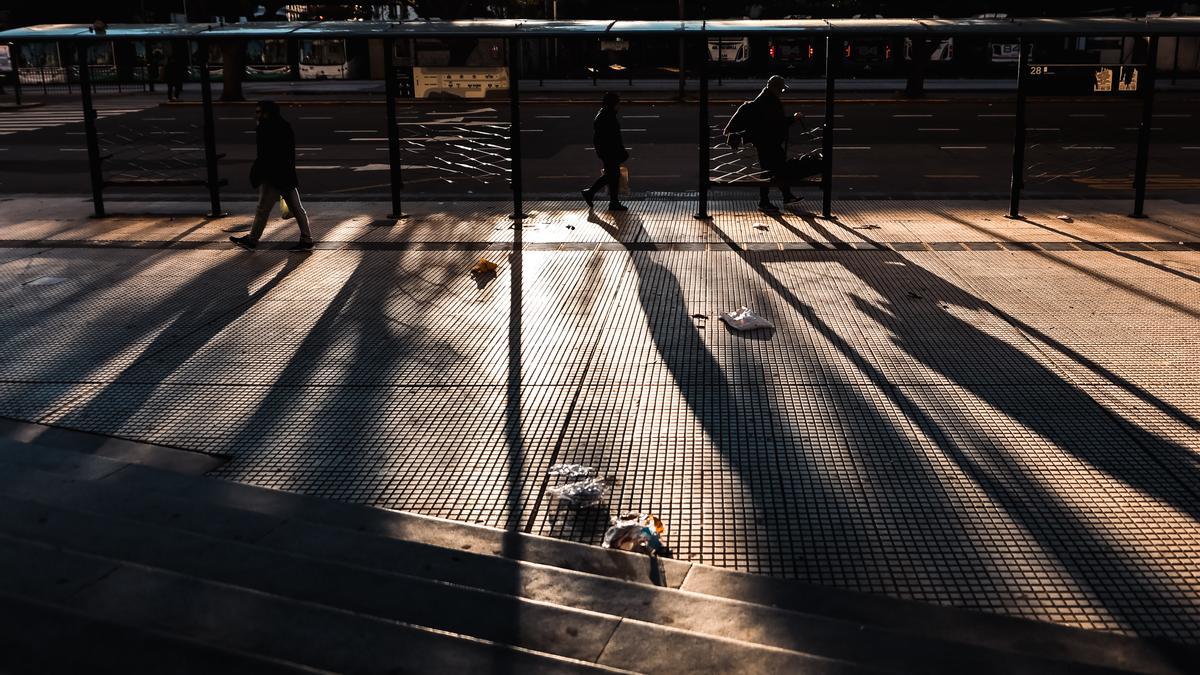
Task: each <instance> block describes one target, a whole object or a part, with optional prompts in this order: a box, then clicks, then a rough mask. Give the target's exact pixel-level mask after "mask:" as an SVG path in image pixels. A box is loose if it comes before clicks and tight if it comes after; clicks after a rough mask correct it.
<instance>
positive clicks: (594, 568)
mask: <svg viewBox="0 0 1200 675" xmlns="http://www.w3.org/2000/svg"><path fill="white" fill-rule="evenodd" d="M6 462H7V463H8V464H9V465H11V466H10V467H9V468H8V470H5V467H4V466H3V465H4V463H6ZM116 469H122V470H119V471H118V470H116ZM22 472H26V473H27V474H28V475H27V476H22V475H21V474H22ZM62 485H70V486H72V489H63V488H62V487H61V486H62ZM56 486H57V487H56ZM89 488H90V491H89ZM0 492H3V493H4V494H8V495H10V496H13V497H15V498H18V499H33V500H34V501H38V500H39V499H40V500H41V501H49V502H50V503H53V504H59V505H65V506H68V507H72V508H82V509H84V510H98V511H99V512H100V513H105V514H108V515H113V516H119V517H121V518H129V519H133V520H137V521H139V522H146V523H153V524H158V525H161V526H166V527H172V528H179V529H183V530H187V531H191V532H196V533H200V534H205V535H209V536H213V537H219V538H225V539H231V540H233V541H247V542H262V543H264V544H267V545H270V546H274V547H277V548H278V549H280V550H285V551H291V552H292V553H294V554H297V555H301V556H304V555H307V554H308V553H310V552H311V551H313V550H317V549H319V550H321V551H322V555H326V556H328V557H331V558H333V559H334V561H336V562H338V563H343V564H349V565H353V566H356V567H364V568H373V569H377V570H381V571H383V572H387V573H401V574H405V575H409V576H418V577H427V578H429V579H433V580H438V581H443V582H449V583H450V584H451V585H459V586H470V587H474V588H478V589H482V590H488V591H492V592H495V593H502V594H516V595H520V596H522V597H523V598H526V599H529V600H534V601H538V602H543V603H550V604H563V605H572V606H574V607H576V608H581V609H586V610H589V611H593V612H598V613H601V614H605V615H608V616H619V617H624V618H625V619H626V620H628V621H642V622H645V623H651V624H653V623H659V624H665V625H674V626H675V627H676V628H680V629H684V630H685V631H686V632H688V633H696V634H698V635H701V636H703V635H708V636H709V637H713V636H717V635H719V636H722V637H731V638H734V639H735V640H736V641H740V642H748V643H754V644H760V645H764V646H770V647H775V648H780V649H785V650H789V651H796V652H802V653H811V654H821V655H824V656H829V657H831V658H847V657H853V658H854V660H855V661H856V662H857V663H860V664H875V665H880V664H882V665H890V666H895V665H897V664H900V665H909V666H914V667H916V666H918V665H919V666H921V667H922V668H923V669H925V670H926V671H929V672H934V671H942V672H945V671H947V670H961V669H962V667H963V665H964V664H965V663H970V664H972V665H971V669H972V670H980V669H981V668H982V670H984V672H1013V671H1014V670H1017V671H1021V672H1040V671H1044V670H1045V669H1050V670H1053V671H1055V672H1089V671H1090V670H1092V669H1089V668H1088V666H1096V667H1101V668H1102V667H1110V668H1119V669H1122V670H1128V671H1135V672H1147V673H1164V674H1165V673H1181V672H1187V668H1186V667H1185V666H1181V665H1180V664H1186V663H1190V662H1193V661H1194V660H1197V659H1200V653H1198V652H1197V650H1196V649H1195V648H1192V647H1188V646H1184V645H1178V644H1175V643H1168V642H1161V641H1148V640H1138V639H1133V638H1128V637H1124V636H1118V635H1109V634H1104V633H1097V632H1092V631H1082V630H1077V629H1072V628H1068V627H1062V626H1056V625H1053V624H1044V623H1038V622H1031V621H1023V620H1016V619H1011V618H1008V617H1001V616H994V615H987V614H979V613H973V612H964V611H958V610H953V609H949V608H943V607H935V606H929V605H924V604H920V603H912V602H904V601H899V600H894V599H890V598H883V597H878V596H868V595H862V594H855V593H849V592H845V591H839V590H836V589H829V588H823V587H817V586H812V585H808V584H800V583H795V582H789V581H784V580H776V579H769V578H763V577H757V576H754V575H747V574H740V573H736V572H730V571H727V570H721V569H717V568H711V567H706V566H703V565H691V564H688V563H685V562H682V561H673V560H658V559H654V558H649V557H646V556H640V555H635V554H628V553H622V552H616V551H606V550H602V549H597V548H595V547H591V546H584V545H580V544H576V543H572V542H565V541H560V540H554V539H546V538H542V537H535V536H531V535H512V534H510V533H505V532H503V531H499V530H494V529H491V528H484V527H479V526H473V525H468V524H464V523H458V522H453V521H444V520H440V519H434V518H427V517H423V516H418V515H414V514H405V513H397V512H391V511H384V510H380V509H373V508H369V507H362V506H355V505H349V504H343V503H337V502H330V501H326V500H320V499H314V498H309V497H304V496H300V495H295V494H290V493H283V492H278V491H274V490H267V489H263V488H256V487H252V486H246V485H241V484H236V483H228V482H224V481H215V480H210V479H197V478H194V477H188V476H180V475H177V474H175V473H172V472H166V471H161V470H157V469H153V468H148V467H145V466H127V465H125V464H124V463H121V462H113V461H112V460H107V459H105V458H102V457H88V458H85V459H83V460H81V459H79V458H78V457H73V453H64V454H59V455H56V454H54V453H48V454H46V453H31V451H30V449H29V448H28V447H26V446H11V445H0ZM46 495H53V496H54V497H53V499H46V498H45V496H46ZM496 565H499V566H500V567H496ZM580 572H582V574H581V573H580ZM595 577H602V578H595ZM512 579H518V580H519V582H518V583H517V584H516V585H514V584H513V582H512V581H511V580H512ZM614 581H627V582H632V583H634V584H638V585H640V586H642V587H641V588H633V589H630V588H628V587H626V586H623V585H620V584H617V585H616V586H613V585H612V584H613V582H614ZM656 584H659V585H669V586H671V587H675V588H681V589H683V590H684V591H685V592H687V593H686V595H682V596H680V595H678V594H676V595H671V594H666V593H661V592H656V591H655V589H654V588H651V586H653V585H656ZM564 589H566V590H564ZM571 589H574V590H571ZM698 607H703V609H702V610H698V609H697V608H698ZM848 625H851V626H853V627H854V628H855V629H856V631H854V632H857V633H860V634H861V635H859V636H857V638H854V637H851V636H850V635H851V634H850V632H848V631H846V630H844V629H845V628H846V627H847V626H848ZM913 640H920V641H923V644H922V647H923V649H912V641H913ZM955 643H960V644H955ZM864 644H866V645H869V646H870V649H867V650H863V649H862V648H861V646H862V645H864ZM976 648H983V651H980V650H979V649H976ZM988 650H994V652H1004V654H1001V655H1000V656H1002V658H995V657H996V656H997V654H995V653H991V654H989V653H988ZM906 659H909V660H906ZM979 664H988V665H985V666H980V665H979ZM1068 664H1069V668H1070V669H1074V670H1067V671H1064V670H1062V669H1063V668H1068Z"/></svg>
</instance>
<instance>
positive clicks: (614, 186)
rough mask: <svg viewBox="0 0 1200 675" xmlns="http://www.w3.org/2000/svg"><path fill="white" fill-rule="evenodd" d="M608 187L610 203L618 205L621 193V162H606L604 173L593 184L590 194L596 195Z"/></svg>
mask: <svg viewBox="0 0 1200 675" xmlns="http://www.w3.org/2000/svg"><path fill="white" fill-rule="evenodd" d="M605 185H607V186H608V201H609V202H612V203H616V201H617V197H618V196H619V195H620V192H621V163H620V162H604V173H603V174H601V175H600V177H599V178H597V179H596V182H595V183H592V187H591V188H589V189H588V192H591V193H592V194H595V193H596V192H599V191H600V188H602V187H604V186H605Z"/></svg>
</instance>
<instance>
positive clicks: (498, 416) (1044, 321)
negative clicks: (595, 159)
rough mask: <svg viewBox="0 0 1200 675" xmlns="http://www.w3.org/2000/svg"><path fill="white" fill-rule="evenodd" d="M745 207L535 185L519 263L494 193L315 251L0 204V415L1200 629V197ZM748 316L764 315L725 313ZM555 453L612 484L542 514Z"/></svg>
mask: <svg viewBox="0 0 1200 675" xmlns="http://www.w3.org/2000/svg"><path fill="white" fill-rule="evenodd" d="M751 205H752V203H751V202H749V201H731V200H724V201H718V202H716V203H715V204H714V205H713V206H714V208H713V209H712V211H713V213H714V214H715V218H714V219H713V221H712V222H711V223H708V224H706V223H703V222H698V221H695V220H693V219H692V218H691V217H690V215H691V208H692V205H691V204H688V203H687V202H671V201H657V202H650V201H647V202H635V203H633V209H632V211H631V212H630V213H629V214H626V215H620V216H616V217H613V216H611V215H609V214H606V213H603V212H599V213H598V216H597V217H593V218H591V219H589V218H588V217H587V214H586V213H585V212H584V211H582V210H580V209H579V208H578V205H577V204H573V203H565V202H563V203H558V202H539V203H534V204H531V205H529V210H530V211H531V212H532V213H531V217H530V218H529V219H528V220H526V221H525V223H524V226H523V227H522V228H520V230H519V236H520V239H521V252H520V254H519V255H513V254H511V250H512V246H511V242H512V241H513V239H514V236H516V235H517V233H518V230H514V229H512V228H510V225H511V223H510V221H509V220H508V219H507V214H508V205H507V204H504V203H486V202H475V203H464V204H445V203H415V204H409V205H407V209H408V210H409V211H410V212H411V213H412V214H413V215H414V217H413V218H411V219H410V220H408V221H405V222H402V223H400V224H397V225H395V226H391V223H390V222H385V221H380V220H379V218H380V217H381V214H382V213H383V212H384V211H385V210H386V207H385V206H384V205H381V204H364V203H329V204H315V205H311V206H310V211H311V212H312V215H313V218H314V222H315V223H316V225H317V227H316V231H317V235H318V239H319V240H320V241H321V243H320V245H319V250H318V251H316V252H315V253H313V254H311V255H308V256H304V255H296V254H291V255H289V254H287V253H284V252H283V251H279V250H271V249H268V250H264V251H261V252H258V253H253V254H251V253H247V252H244V251H240V250H235V249H232V248H231V247H230V246H229V245H228V244H227V243H224V238H225V236H226V234H225V233H224V232H223V231H222V230H223V228H228V227H230V226H231V225H234V224H238V223H243V222H245V220H246V217H245V216H244V215H242V216H239V217H232V218H225V219H219V220H204V219H201V218H198V217H194V216H190V215H186V214H188V213H196V212H198V211H199V210H200V205H197V204H167V203H161V204H157V203H155V204H138V205H136V210H137V211H138V212H145V213H157V214H164V213H167V214H169V213H176V214H178V215H176V216H173V217H172V216H165V215H157V216H146V215H136V214H133V213H129V215H125V216H118V217H115V218H110V219H106V220H89V219H87V218H86V217H83V216H85V215H86V210H87V204H86V203H84V202H82V201H80V200H78V199H39V200H31V199H14V200H11V201H5V202H0V240H2V241H0V303H3V307H4V311H3V315H2V316H3V318H2V320H0V338H2V346H0V414H3V415H8V416H12V417H18V418H22V419H26V420H34V421H40V422H44V423H49V424H57V425H63V426H68V427H73V428H79V429H85V430H89V431H94V432H100V433H107V434H114V435H119V436H124V437H129V438H133V439H138V440H144V441H150V442H154V443H159V444H165V445H173V446H178V447H182V448H187V449H192V450H199V451H203V452H211V453H221V454H226V455H229V456H230V457H232V461H231V462H230V463H228V464H227V465H225V467H224V468H222V469H221V470H220V471H219V475H221V476H222V477H225V478H229V479H233V480H239V481H245V482H249V483H254V484H257V485H264V486H269V487H275V488H280V489H285V490H292V491H297V492H304V493H308V494H315V495H321V496H326V497H331V498H336V499H343V500H349V501H355V502H361V503H368V504H374V505H379V506H385V507H389V508H395V509H402V510H411V511H417V512H421V513H425V514H429V515H435V516H443V517H448V518H456V519H461V520H467V521H471V522H478V523H484V524H489V525H495V526H504V525H505V524H506V523H508V522H510V521H511V522H515V523H516V524H517V525H518V526H519V527H521V528H523V529H525V530H527V531H530V532H534V533H540V534H547V535H553V536H559V537H566V538H571V539H577V540H582V541H587V542H598V540H599V537H600V534H601V533H602V532H603V529H604V527H605V526H606V524H607V520H608V518H609V516H610V514H615V513H618V512H622V511H626V510H630V509H639V510H648V511H653V512H655V513H658V514H659V515H661V516H662V517H663V518H664V520H665V521H666V522H667V524H668V526H669V528H670V531H669V533H668V541H669V544H670V546H671V548H672V549H673V550H674V552H675V555H677V556H679V557H683V558H687V559H691V560H696V561H701V562H706V563H711V564H715V565H722V566H728V567H733V568H737V569H740V570H746V571H752V572H760V573H766V574H773V575H779V576H786V577H795V578H799V579H804V580H807V581H812V582H817V583H821V584H827V585H830V586H837V587H842V588H849V589H855V590H861V591H868V592H873V593H882V594H888V595H892V596H897V597H904V598H915V599H920V600H926V601H930V602H937V603H943V604H949V605H956V606H960V607H967V608H975V609H983V610H989V611H995V612H1002V613H1007V614H1012V615H1017V616H1025V617H1031V618H1039V619H1044V620H1052V621H1059V622H1062V623H1066V624H1071V625H1077V626H1085V627H1092V628H1100V629H1105V630H1113V631H1120V632H1128V633H1136V634H1142V635H1158V636H1166V637H1171V638H1175V639H1181V640H1187V641H1191V642H1200V523H1198V521H1197V518H1198V517H1200V455H1198V453H1200V421H1198V420H1200V386H1198V385H1197V374H1198V372H1200V365H1198V364H1197V361H1198V359H1197V356H1198V355H1200V346H1198V338H1200V320H1198V317H1200V244H1198V242H1200V208H1197V207H1196V206H1191V205H1184V204H1178V203H1175V202H1167V201H1162V202H1152V203H1151V204H1150V205H1149V206H1148V209H1147V210H1148V212H1150V213H1151V214H1152V217H1151V218H1150V219H1147V220H1133V219H1129V218H1127V217H1125V216H1124V215H1122V214H1124V213H1125V211H1126V209H1127V204H1125V203H1124V202H1111V203H1095V202H1091V203H1085V202H1063V203H1047V202H1040V203H1039V202H1031V203H1030V204H1028V205H1027V207H1026V208H1027V219H1026V220H1017V221H1014V220H1008V219H1005V218H1003V217H1002V216H1001V215H1000V214H1002V213H1003V212H1004V211H1005V207H1006V205H1005V204H999V203H986V202H957V203H956V202H843V203H839V204H836V205H835V207H836V211H837V212H838V213H839V214H841V217H840V218H839V220H837V221H827V220H823V219H820V218H815V217H813V216H811V215H805V214H798V213H785V214H783V215H782V217H779V218H770V217H766V216H763V215H762V214H758V213H756V212H753V211H751V210H750V206H751ZM110 209H111V210H115V211H121V210H124V211H127V212H131V211H133V210H134V207H133V206H132V205H130V204H117V205H110ZM233 210H234V211H235V212H238V213H241V214H245V213H247V212H248V211H249V210H250V207H249V206H248V205H246V204H235V205H233ZM1064 213H1069V214H1071V216H1072V219H1071V220H1070V222H1067V221H1065V220H1061V219H1059V218H1057V217H1056V216H1058V215H1059V214H1064ZM292 236H294V226H292V225H290V224H287V223H274V224H273V225H272V227H271V229H270V230H269V231H268V239H270V240H272V241H276V242H283V241H284V240H285V239H288V238H291V237H292ZM481 255H484V256H487V257H489V258H491V259H492V260H495V261H497V262H499V263H500V274H499V275H498V276H497V277H496V278H494V279H490V280H476V279H473V278H472V277H471V276H470V275H469V274H468V273H467V271H468V269H469V268H470V267H471V265H472V264H473V263H474V262H475V261H476V260H477V259H478V258H479V257H480V256H481ZM514 294H519V302H518V304H517V306H519V308H520V310H519V311H512V307H513V304H512V300H513V297H514ZM743 304H745V305H749V306H751V307H753V308H755V309H756V310H758V311H759V312H760V313H762V314H764V315H766V316H767V317H769V318H770V319H771V320H772V321H774V322H775V324H776V326H777V329H776V330H775V331H773V332H771V333H766V334H763V333H760V334H747V335H739V334H734V333H732V332H730V331H729V330H728V329H726V328H725V327H724V325H723V324H722V323H721V322H719V321H718V320H717V318H716V317H717V314H718V313H719V312H722V311H726V310H730V309H735V308H737V307H738V306H740V305H743ZM514 349H519V354H520V359H519V371H518V370H515V369H510V364H513V363H515V362H516V360H515V359H514V352H513V350H514ZM518 419H519V425H518V424H516V422H517V421H518ZM510 421H511V422H513V424H510ZM555 462H582V463H586V464H591V465H593V466H596V467H598V468H599V469H600V471H601V473H602V474H603V475H605V476H606V477H608V478H609V479H611V483H612V492H611V495H610V497H609V499H608V503H607V506H606V507H604V508H599V509H593V510H588V511H582V512H572V511H570V510H568V509H565V508H562V507H560V506H559V505H558V504H556V503H554V501H553V499H552V498H551V497H549V496H548V495H547V494H546V492H545V489H546V487H547V484H548V479H547V478H546V476H545V471H546V468H547V467H548V466H549V465H551V464H553V463H555Z"/></svg>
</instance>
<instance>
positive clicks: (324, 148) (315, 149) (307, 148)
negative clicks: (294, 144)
mask: <svg viewBox="0 0 1200 675" xmlns="http://www.w3.org/2000/svg"><path fill="white" fill-rule="evenodd" d="M296 149H297V150H324V149H325V148H296Z"/></svg>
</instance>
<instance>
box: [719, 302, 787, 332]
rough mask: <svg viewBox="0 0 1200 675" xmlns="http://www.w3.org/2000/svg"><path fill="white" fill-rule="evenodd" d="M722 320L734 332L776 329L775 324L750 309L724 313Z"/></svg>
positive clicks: (743, 308)
mask: <svg viewBox="0 0 1200 675" xmlns="http://www.w3.org/2000/svg"><path fill="white" fill-rule="evenodd" d="M721 320H722V321H724V322H725V323H727V324H729V327H730V328H732V329H734V330H754V329H756V328H774V327H775V324H773V323H771V322H770V321H768V320H767V319H765V318H763V317H761V316H759V315H758V314H755V313H754V310H752V309H750V308H749V307H742V308H741V309H738V310H735V311H732V312H722V313H721Z"/></svg>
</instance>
